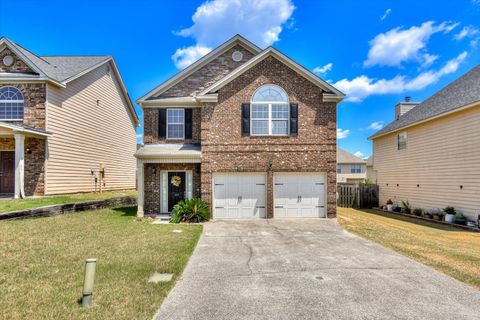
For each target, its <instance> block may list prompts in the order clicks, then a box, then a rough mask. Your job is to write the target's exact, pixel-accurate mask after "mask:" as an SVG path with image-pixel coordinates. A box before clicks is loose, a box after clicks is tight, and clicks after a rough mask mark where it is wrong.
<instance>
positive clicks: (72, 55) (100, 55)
mask: <svg viewBox="0 0 480 320" xmlns="http://www.w3.org/2000/svg"><path fill="white" fill-rule="evenodd" d="M38 57H44V58H51V57H106V58H107V57H112V55H108V54H83V55H74V54H66V55H44V56H38Z"/></svg>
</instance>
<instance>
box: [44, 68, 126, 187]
mask: <svg viewBox="0 0 480 320" xmlns="http://www.w3.org/2000/svg"><path fill="white" fill-rule="evenodd" d="M112 67H113V66H112V65H111V64H110V63H107V64H104V65H103V66H100V67H98V68H96V69H94V70H92V71H90V72H89V73H87V74H85V75H84V76H82V77H80V78H78V79H75V80H73V81H71V82H70V83H69V85H68V87H67V88H58V87H55V86H52V85H49V86H48V87H47V97H48V99H47V115H48V116H47V131H51V132H55V134H54V135H52V137H51V138H50V139H49V140H48V155H49V156H48V160H47V172H48V179H47V183H46V191H47V192H46V193H47V194H57V193H65V192H78V191H91V190H92V175H91V169H94V170H98V168H99V164H100V163H103V165H104V167H105V183H106V187H107V188H108V189H125V188H135V166H136V161H135V158H134V157H133V154H134V153H135V151H136V143H135V141H136V131H135V127H136V125H135V119H134V116H133V115H132V113H131V112H130V111H129V107H128V102H127V100H126V99H125V97H124V96H123V94H122V89H121V85H120V84H119V83H118V80H117V79H116V77H115V76H114V75H113V71H112ZM73 181H74V183H72V182H73Z"/></svg>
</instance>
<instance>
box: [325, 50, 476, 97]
mask: <svg viewBox="0 0 480 320" xmlns="http://www.w3.org/2000/svg"><path fill="white" fill-rule="evenodd" d="M466 57H467V52H466V51H464V52H462V53H461V54H459V55H458V56H457V57H455V58H453V59H451V60H449V61H447V63H446V64H445V65H444V66H443V67H442V68H440V69H438V70H436V71H432V70H429V71H424V72H422V73H420V74H418V75H417V76H416V77H414V78H407V77H405V76H403V75H397V76H396V77H394V78H392V79H372V78H369V77H367V76H366V75H361V76H358V77H356V78H353V79H352V80H348V79H342V80H340V81H337V82H336V83H335V84H334V85H335V87H337V88H338V89H339V90H341V91H343V92H345V93H346V94H347V97H346V100H347V101H351V102H360V101H362V100H363V99H365V98H366V97H368V96H370V95H381V94H398V93H403V92H405V91H418V90H422V89H423V88H425V87H427V86H429V85H431V84H433V83H435V82H437V81H438V80H439V79H440V78H441V77H443V76H445V75H447V74H451V73H453V72H455V71H457V69H458V67H459V65H460V63H462V62H463V61H464V60H465V58H466Z"/></svg>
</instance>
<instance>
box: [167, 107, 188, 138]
mask: <svg viewBox="0 0 480 320" xmlns="http://www.w3.org/2000/svg"><path fill="white" fill-rule="evenodd" d="M184 138H185V109H167V139H184Z"/></svg>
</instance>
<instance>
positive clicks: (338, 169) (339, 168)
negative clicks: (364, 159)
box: [337, 164, 342, 173]
mask: <svg viewBox="0 0 480 320" xmlns="http://www.w3.org/2000/svg"><path fill="white" fill-rule="evenodd" d="M337 173H342V168H341V167H340V166H339V165H338V164H337Z"/></svg>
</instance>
